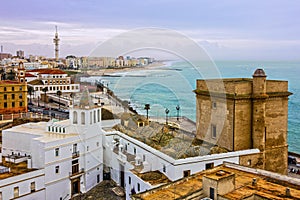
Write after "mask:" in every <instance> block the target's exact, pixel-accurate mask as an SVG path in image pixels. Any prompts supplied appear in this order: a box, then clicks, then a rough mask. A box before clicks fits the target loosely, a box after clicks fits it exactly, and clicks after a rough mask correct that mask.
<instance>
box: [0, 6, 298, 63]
mask: <svg viewBox="0 0 300 200" xmlns="http://www.w3.org/2000/svg"><path fill="white" fill-rule="evenodd" d="M0 12H1V18H2V20H1V22H0V45H3V47H4V52H8V53H12V54H15V53H16V51H17V50H19V49H21V50H24V51H25V55H26V56H28V55H29V54H33V55H44V56H46V57H53V58H54V45H53V42H52V40H53V37H54V34H55V26H56V25H57V26H58V32H59V37H60V39H61V41H60V57H65V56H67V55H70V54H72V55H75V56H88V55H89V53H90V52H91V51H92V50H93V49H94V48H95V47H96V46H97V44H100V43H101V42H103V41H105V40H107V39H110V38H112V37H113V36H116V35H118V34H121V33H124V32H126V31H128V30H132V29H136V28H144V27H158V28H166V29H172V30H175V31H178V32H180V33H182V34H184V35H186V36H188V37H190V38H191V39H192V40H194V41H195V42H197V43H198V44H199V45H200V46H202V47H203V48H204V49H205V50H206V51H207V52H208V54H209V55H210V56H211V57H212V58H213V59H228V60H237V59H248V60H252V59H253V60H273V59H274V60H300V59H299V55H300V26H299V25H300V17H299V13H300V1H283V0H275V1H258V0H253V1H250V0H248V1H238V0H228V1H224V2H222V1H209V0H202V1H197V0H188V1H184V2H183V1H179V0H172V1H171V0H163V1H150V0H146V1H138V0H132V1H121V0H115V1H97V0H76V1H72V0H64V1H61V0H52V1H40V0H27V1H21V0H14V1H5V2H2V6H1V7H0Z"/></svg>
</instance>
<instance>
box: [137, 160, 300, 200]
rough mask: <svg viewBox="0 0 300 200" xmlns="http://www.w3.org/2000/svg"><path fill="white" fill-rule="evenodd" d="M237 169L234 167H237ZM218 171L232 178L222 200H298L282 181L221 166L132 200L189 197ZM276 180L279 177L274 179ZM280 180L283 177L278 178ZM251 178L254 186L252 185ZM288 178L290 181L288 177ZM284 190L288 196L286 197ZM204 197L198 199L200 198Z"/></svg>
mask: <svg viewBox="0 0 300 200" xmlns="http://www.w3.org/2000/svg"><path fill="white" fill-rule="evenodd" d="M237 166H238V165H237ZM219 171H225V172H226V173H228V175H230V174H231V175H232V174H234V175H235V188H236V189H234V190H233V191H231V192H228V193H227V194H225V195H222V196H223V197H225V198H226V199H232V200H235V199H244V198H248V197H251V196H253V195H257V196H260V197H264V198H266V199H283V198H284V199H295V198H300V185H296V184H292V183H289V182H288V181H282V180H279V179H277V178H274V177H270V176H267V175H265V176H264V175H260V174H255V173H251V172H248V171H246V170H243V168H242V167H240V169H237V168H232V167H230V166H226V165H221V166H218V167H215V168H213V169H211V170H206V171H203V172H200V173H197V174H195V175H192V176H190V177H187V178H183V179H180V180H178V181H176V182H173V183H170V184H166V185H163V186H160V187H158V188H155V189H152V190H149V191H146V192H143V193H140V194H136V195H135V197H137V198H138V199H142V200H150V199H151V200H158V199H164V200H168V199H170V200H171V199H176V198H180V197H184V196H188V195H191V194H195V193H196V192H197V191H200V190H201V189H202V179H203V177H204V176H209V177H211V178H216V177H217V176H216V174H217V173H218V172H219ZM278 176H279V175H278ZM282 177H285V176H283V175H282ZM253 178H255V179H256V185H254V186H253V185H252V181H253ZM289 178H290V177H289ZM287 187H288V188H289V189H290V193H291V196H290V197H288V196H286V189H287ZM203 197H204V196H202V198H203Z"/></svg>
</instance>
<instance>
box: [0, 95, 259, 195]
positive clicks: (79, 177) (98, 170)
mask: <svg viewBox="0 0 300 200" xmlns="http://www.w3.org/2000/svg"><path fill="white" fill-rule="evenodd" d="M117 123H120V120H111V121H109V120H105V121H102V120H101V110H100V107H98V106H96V105H94V104H93V103H92V101H91V99H90V95H89V93H88V90H87V89H86V90H85V91H84V92H83V94H82V97H81V99H80V102H79V103H78V105H75V106H73V107H71V108H70V118H69V119H68V120H64V121H49V122H39V123H28V124H24V125H20V126H16V127H13V128H10V129H7V130H4V131H3V136H2V138H3V139H2V140H3V145H2V154H3V156H5V157H7V158H8V159H9V158H10V157H11V156H12V155H14V156H15V155H18V156H20V157H23V158H24V159H25V160H26V161H27V167H28V168H30V169H37V171H36V173H40V176H34V177H43V178H42V179H43V180H44V182H39V181H38V180H37V179H29V181H27V182H24V186H21V185H19V182H16V184H15V185H10V186H7V187H4V186H3V187H1V180H0V192H2V194H3V195H4V194H5V195H8V193H9V192H10V194H9V195H10V196H9V198H10V197H11V195H12V193H11V191H14V188H15V187H19V188H21V187H24V188H27V190H26V192H24V194H25V193H26V194H27V195H26V196H27V197H28V198H29V197H30V198H29V199H34V198H33V196H32V195H33V194H34V192H32V194H31V193H28V187H29V183H31V182H35V187H36V190H37V189H38V188H39V191H41V195H42V193H43V192H42V191H44V195H45V196H44V197H42V196H38V198H36V199H47V200H52V199H53V200H54V199H55V200H57V199H65V198H66V199H69V198H71V197H73V196H75V195H78V194H80V193H85V192H87V191H89V190H90V189H92V188H93V187H94V186H96V185H97V184H98V183H99V182H101V181H102V180H103V177H106V178H107V177H111V179H112V180H114V181H115V182H116V183H117V184H118V185H119V186H121V187H123V188H124V191H125V193H126V199H130V195H131V194H133V193H139V192H143V191H146V190H149V189H151V188H155V187H158V186H160V185H162V184H165V183H167V182H170V181H176V180H178V179H180V178H182V177H185V176H189V175H191V174H195V173H197V172H200V171H202V170H205V169H209V168H212V167H214V166H217V165H220V164H222V163H223V162H224V161H227V162H232V163H237V164H238V163H239V162H240V157H241V156H243V155H248V154H256V153H258V152H259V150H258V149H251V150H244V151H236V152H229V153H222V154H213V155H205V156H197V157H189V158H185V159H174V158H172V157H170V156H168V155H166V154H165V153H163V152H161V151H159V150H157V149H154V148H152V147H150V146H148V145H147V144H145V143H143V142H141V141H139V140H137V139H134V138H132V137H130V136H128V135H126V134H124V133H121V132H119V131H112V130H111V127H113V126H114V125H115V124H117ZM108 129H110V130H108ZM105 130H106V131H105ZM28 156H30V157H28ZM148 174H149V175H151V174H155V176H154V177H156V178H149V176H148ZM16 177H17V176H16ZM150 177H151V176H150ZM0 179H1V174H0ZM16 179H18V178H16ZM3 181H5V180H3ZM43 188H44V189H43ZM22 191H23V189H22ZM24 191H25V189H24ZM19 195H21V190H19ZM31 197H32V198H31Z"/></svg>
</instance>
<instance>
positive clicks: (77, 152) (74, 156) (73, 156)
mask: <svg viewBox="0 0 300 200" xmlns="http://www.w3.org/2000/svg"><path fill="white" fill-rule="evenodd" d="M79 155H80V153H79V151H75V152H73V153H72V158H78V157H79Z"/></svg>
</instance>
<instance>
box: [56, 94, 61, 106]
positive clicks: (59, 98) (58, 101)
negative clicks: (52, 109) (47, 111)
mask: <svg viewBox="0 0 300 200" xmlns="http://www.w3.org/2000/svg"><path fill="white" fill-rule="evenodd" d="M56 95H57V96H58V110H60V96H61V95H62V92H61V91H60V90H58V91H57V92H56Z"/></svg>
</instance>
